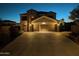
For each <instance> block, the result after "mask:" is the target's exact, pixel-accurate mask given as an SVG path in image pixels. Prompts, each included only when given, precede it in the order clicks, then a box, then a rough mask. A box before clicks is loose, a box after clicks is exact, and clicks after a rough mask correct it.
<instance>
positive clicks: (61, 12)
mask: <svg viewBox="0 0 79 59" xmlns="http://www.w3.org/2000/svg"><path fill="white" fill-rule="evenodd" d="M78 5H79V4H74V3H72V4H68V3H64V4H61V3H60V4H58V3H57V4H56V3H49V4H46V3H43V4H42V3H37V4H36V3H16V4H14V3H9V4H8V3H6V4H0V18H2V19H7V20H12V21H16V22H19V21H20V16H19V15H20V14H21V13H25V12H26V11H27V10H29V9H35V10H37V11H53V12H56V13H57V17H56V18H57V19H58V20H60V19H62V18H64V19H65V21H66V22H67V21H70V20H69V19H68V16H69V15H70V11H72V10H73V9H74V8H76V7H77V6H78Z"/></svg>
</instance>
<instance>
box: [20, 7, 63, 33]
mask: <svg viewBox="0 0 79 59" xmlns="http://www.w3.org/2000/svg"><path fill="white" fill-rule="evenodd" d="M61 23H62V24H64V21H62V20H61V21H58V20H57V19H56V13H55V12H52V11H50V12H44V11H36V10H33V9H30V10H28V11H27V13H23V14H20V27H21V30H22V31H27V32H28V31H29V32H30V31H59V26H60V24H61Z"/></svg>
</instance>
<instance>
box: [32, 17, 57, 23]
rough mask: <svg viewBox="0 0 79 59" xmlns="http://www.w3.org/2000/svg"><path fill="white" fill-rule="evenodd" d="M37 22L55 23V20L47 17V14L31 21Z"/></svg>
mask: <svg viewBox="0 0 79 59" xmlns="http://www.w3.org/2000/svg"><path fill="white" fill-rule="evenodd" d="M36 22H37V23H38V22H55V23H57V20H56V19H53V18H50V17H47V16H41V17H39V18H37V19H35V20H33V21H32V23H36Z"/></svg>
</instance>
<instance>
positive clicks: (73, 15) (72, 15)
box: [69, 6, 79, 20]
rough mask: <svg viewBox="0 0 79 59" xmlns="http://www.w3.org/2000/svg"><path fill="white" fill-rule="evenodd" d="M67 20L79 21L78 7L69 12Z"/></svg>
mask: <svg viewBox="0 0 79 59" xmlns="http://www.w3.org/2000/svg"><path fill="white" fill-rule="evenodd" d="M69 18H70V19H71V20H78V19H79V6H77V7H76V8H75V9H73V10H72V11H71V12H70V16H69Z"/></svg>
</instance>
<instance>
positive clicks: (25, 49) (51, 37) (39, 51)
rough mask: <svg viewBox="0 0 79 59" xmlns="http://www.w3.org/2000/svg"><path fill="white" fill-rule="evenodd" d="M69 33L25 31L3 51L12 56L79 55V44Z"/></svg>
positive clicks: (2, 51)
mask: <svg viewBox="0 0 79 59" xmlns="http://www.w3.org/2000/svg"><path fill="white" fill-rule="evenodd" d="M68 35H69V32H24V33H23V34H22V35H20V36H19V37H17V38H16V39H15V40H14V41H12V42H11V43H9V44H8V45H6V46H5V47H4V48H3V49H2V50H1V53H3V55H11V56H77V55H79V45H78V44H76V43H74V42H73V41H72V40H71V39H69V38H67V36H68ZM4 53H6V54H4Z"/></svg>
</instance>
